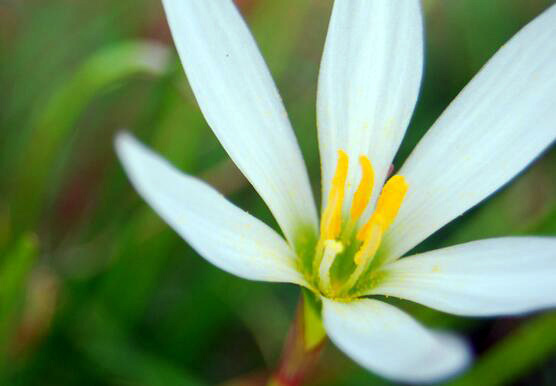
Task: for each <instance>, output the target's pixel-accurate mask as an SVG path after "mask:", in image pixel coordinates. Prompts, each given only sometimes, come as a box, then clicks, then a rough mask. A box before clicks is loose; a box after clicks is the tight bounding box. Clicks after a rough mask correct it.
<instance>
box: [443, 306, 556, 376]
mask: <svg viewBox="0 0 556 386" xmlns="http://www.w3.org/2000/svg"><path fill="white" fill-rule="evenodd" d="M554 326H556V312H550V313H546V314H544V315H539V316H535V317H534V318H532V319H531V320H529V321H527V322H525V323H524V324H523V325H522V326H521V327H519V328H518V329H517V330H515V331H513V332H512V333H511V335H509V336H507V337H506V338H505V339H503V340H502V341H500V342H499V343H498V344H496V345H495V346H494V347H492V348H491V349H490V350H488V351H487V352H486V353H484V354H483V355H482V356H481V357H480V358H478V359H477V362H476V363H475V365H474V366H473V367H472V368H471V370H469V371H468V372H467V373H466V374H465V375H463V376H462V377H461V378H459V379H457V380H455V381H453V382H448V383H447V385H449V386H466V385H469V386H471V385H485V386H491V385H493V386H494V385H505V384H508V383H509V382H510V381H511V380H512V379H518V378H519V377H522V376H523V375H526V374H527V372H528V371H531V370H533V369H534V368H535V367H537V366H539V365H540V364H541V363H542V362H543V361H546V360H547V359H548V358H550V356H551V355H552V354H554V353H556V330H555V329H554Z"/></svg>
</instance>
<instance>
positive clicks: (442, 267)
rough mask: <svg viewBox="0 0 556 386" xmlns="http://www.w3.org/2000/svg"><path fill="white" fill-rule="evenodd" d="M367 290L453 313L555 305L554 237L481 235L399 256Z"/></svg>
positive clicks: (478, 313)
mask: <svg viewBox="0 0 556 386" xmlns="http://www.w3.org/2000/svg"><path fill="white" fill-rule="evenodd" d="M383 269H384V271H385V272H386V275H385V276H384V281H383V282H381V283H380V285H379V286H378V287H377V288H374V289H373V290H372V291H371V293H370V294H380V295H389V296H397V297H400V298H404V299H408V300H412V301H415V302H418V303H421V304H424V305H426V306H428V307H431V308H436V309H438V310H441V311H446V312H450V313H453V314H459V315H471V316H490V315H500V314H517V313H523V312H528V311H533V310H537V309H540V308H546V307H556V238H542V237H511V238H510V237H508V238H500V239H490V240H481V241H475V242H471V243H466V244H461V245H456V246H453V247H450V248H444V249H439V250H436V251H432V252H426V253H423V254H420V255H416V256H412V257H407V258H403V259H401V260H398V261H396V262H394V263H391V264H389V265H387V266H386V267H384V268H383Z"/></svg>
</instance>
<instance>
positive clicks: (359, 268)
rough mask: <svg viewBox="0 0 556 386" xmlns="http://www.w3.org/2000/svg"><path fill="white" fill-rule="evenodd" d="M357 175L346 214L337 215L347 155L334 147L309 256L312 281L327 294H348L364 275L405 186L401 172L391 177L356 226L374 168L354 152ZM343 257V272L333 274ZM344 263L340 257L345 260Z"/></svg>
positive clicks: (344, 180)
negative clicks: (311, 257) (330, 173)
mask: <svg viewBox="0 0 556 386" xmlns="http://www.w3.org/2000/svg"><path fill="white" fill-rule="evenodd" d="M359 163H360V165H361V171H362V177H361V181H360V182H359V186H358V188H357V190H356V191H355V193H354V195H353V199H352V202H351V208H350V211H349V214H348V215H347V216H345V217H347V218H345V219H344V218H343V217H344V216H343V213H342V208H343V205H344V199H345V190H346V179H347V174H348V165H349V158H348V155H347V154H346V152H345V151H343V150H339V151H338V162H337V165H336V171H335V174H334V177H333V179H332V184H331V185H332V186H331V188H330V192H329V195H328V203H327V205H326V207H325V209H324V212H323V213H322V218H321V223H320V237H319V241H318V243H317V245H316V249H315V256H314V260H313V280H314V283H315V285H316V286H317V287H318V288H319V290H320V291H321V292H322V293H323V294H324V295H325V296H328V297H332V298H349V297H350V291H351V290H352V289H353V288H354V287H355V286H356V285H357V284H358V282H359V281H360V279H362V277H363V276H364V275H365V274H366V272H367V271H368V269H369V267H370V266H371V263H372V261H373V259H374V257H375V255H376V253H377V251H378V249H379V247H380V244H381V242H382V236H383V235H384V232H385V231H386V230H387V229H388V227H390V225H391V224H392V222H393V221H394V219H395V218H396V215H397V214H398V211H399V209H400V206H401V204H402V201H403V199H404V197H405V194H406V193H407V190H408V185H407V183H406V181H405V179H404V178H403V177H402V176H399V175H395V176H393V177H392V178H390V179H389V180H388V182H386V184H385V185H384V187H383V189H382V192H381V194H380V196H379V197H378V201H377V204H376V208H375V211H374V212H373V214H372V215H371V216H370V218H369V220H368V221H367V222H366V223H365V224H364V225H362V226H360V227H358V225H359V220H360V217H361V215H362V214H363V212H364V211H365V209H366V208H367V206H368V204H369V201H370V198H371V195H372V191H373V185H374V179H375V176H374V170H373V167H372V165H371V161H370V160H369V158H368V157H367V156H364V155H362V156H360V157H359ZM338 259H341V260H347V263H348V264H344V266H345V265H347V267H348V268H347V271H348V274H347V275H334V274H333V272H334V269H333V265H337V264H338V263H339V264H342V261H337V260H338ZM345 262H346V261H344V263H345Z"/></svg>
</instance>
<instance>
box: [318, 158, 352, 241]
mask: <svg viewBox="0 0 556 386" xmlns="http://www.w3.org/2000/svg"><path fill="white" fill-rule="evenodd" d="M348 164H349V159H348V155H347V154H346V152H345V151H343V150H338V163H337V165H336V172H335V174H334V178H333V179H332V186H331V188H330V193H329V194H328V204H327V205H326V208H325V209H324V212H323V214H322V220H321V226H320V232H321V238H322V239H323V240H334V239H335V238H337V237H338V235H339V234H340V230H341V226H342V205H343V203H344V194H345V187H346V178H347V172H348Z"/></svg>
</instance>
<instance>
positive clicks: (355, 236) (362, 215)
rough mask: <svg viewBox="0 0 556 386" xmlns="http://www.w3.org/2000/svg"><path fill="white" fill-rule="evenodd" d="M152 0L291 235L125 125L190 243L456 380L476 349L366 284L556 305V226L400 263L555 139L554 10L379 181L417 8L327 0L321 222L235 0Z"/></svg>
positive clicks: (406, 98) (126, 138)
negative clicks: (303, 295)
mask: <svg viewBox="0 0 556 386" xmlns="http://www.w3.org/2000/svg"><path fill="white" fill-rule="evenodd" d="M163 3H164V7H165V10H166V14H167V17H168V21H169V24H170V27H171V30H172V34H173V37H174V40H175V43H176V46H177V49H178V52H179V54H180V57H181V60H182V62H183V65H184V67H185V71H186V74H187V76H188V79H189V82H190V84H191V87H192V89H193V91H194V93H195V96H196V98H197V101H198V103H199V106H200V108H201V110H202V112H203V114H204V116H205V118H206V120H207V122H208V123H209V125H210V126H211V128H212V130H213V131H214V133H215V134H216V136H217V137H218V139H219V140H220V142H221V143H222V145H223V146H224V148H225V149H226V151H227V152H228V154H229V155H230V157H231V158H232V159H233V160H234V162H235V163H236V164H237V166H238V167H239V168H240V169H241V171H242V172H243V173H244V174H245V176H246V177H247V178H248V179H249V181H250V182H251V184H252V185H253V186H254V187H255V189H256V190H257V192H258V193H259V194H260V195H261V197H262V198H263V199H264V201H265V202H266V203H267V205H268V206H269V208H270V210H271V211H272V213H273V215H274V216H275V217H276V220H277V221H278V224H279V225H280V228H281V230H282V231H283V233H284V235H285V240H284V239H283V238H282V237H281V236H280V235H278V234H277V233H276V232H274V231H273V230H272V229H271V228H269V227H268V226H267V225H265V224H263V223H262V222H261V221H259V220H258V219H256V218H254V217H252V216H251V215H249V214H248V213H246V212H244V211H243V210H241V209H239V208H237V207H235V206H234V205H232V204H231V203H229V202H228V201H227V200H226V199H225V198H224V197H222V196H221V195H220V194H219V193H217V192H216V191H214V190H213V189H212V188H211V187H209V186H207V185H206V184H205V183H203V182H201V181H200V180H198V179H196V178H194V177H190V176H187V175H184V174H182V173H181V172H179V171H177V170H176V169H174V168H173V167H172V166H171V165H169V164H168V163H167V162H166V161H164V160H163V159H162V158H160V157H159V156H158V155H156V154H154V153H152V152H151V151H150V150H148V149H146V148H145V147H144V146H143V145H141V144H139V143H138V142H137V141H136V140H135V139H133V138H132V137H131V136H130V135H128V134H120V135H119V136H118V137H117V140H116V146H117V152H118V154H119V157H120V158H121V161H122V162H123V165H124V167H125V169H126V171H127V173H128V174H129V177H130V179H131V181H132V182H133V184H134V186H135V188H136V189H137V190H138V191H139V193H140V194H141V195H142V196H143V198H144V199H145V200H146V201H147V202H148V203H149V204H150V205H151V206H152V207H153V208H154V209H155V210H156V211H157V212H158V213H159V214H160V216H161V217H162V218H163V219H164V220H166V221H167V222H168V224H170V226H172V228H173V229H174V230H175V231H176V232H177V233H178V234H180V235H181V236H182V237H183V238H184V239H185V240H187V241H188V242H189V243H190V244H191V245H192V246H193V247H194V248H195V249H196V250H197V252H198V253H199V254H201V255H202V256H204V257H205V258H206V259H207V260H209V261H210V262H211V263H213V264H214V265H216V266H218V267H220V268H222V269H224V270H226V271H228V272H231V273H233V274H235V275H237V276H240V277H243V278H247V279H253V280H266V281H276V282H291V283H296V284H299V285H302V286H305V287H307V288H309V289H311V290H312V291H314V292H315V293H317V294H318V295H319V296H320V297H321V299H322V304H323V308H322V314H323V321H324V325H325V328H326V330H327V333H328V335H329V336H330V338H331V339H332V340H333V341H334V342H335V343H336V344H337V345H338V346H339V347H340V348H341V349H342V350H343V351H345V352H346V353H347V354H348V355H350V356H351V357H352V358H353V359H354V360H356V361H357V362H359V363H360V364H361V365H362V366H365V367H366V368H368V369H370V370H372V371H376V372H377V373H380V374H382V375H384V376H386V377H389V378H391V379H396V380H404V381H413V382H427V381H433V380H438V379H440V378H443V377H446V376H449V375H451V374H453V373H454V372H456V371H458V370H461V369H462V368H463V367H464V366H465V365H466V363H467V362H468V360H469V352H468V349H467V346H466V345H465V344H464V343H462V341H460V340H458V339H457V338H455V337H454V336H451V335H448V334H445V333H441V332H435V331H430V330H428V329H426V328H424V327H423V326H421V325H420V324H418V323H417V322H416V321H415V320H414V319H412V318H411V317H410V316H408V315H407V314H405V313H404V312H402V311H401V310H399V309H397V308H395V307H393V306H391V305H389V304H387V303H384V302H382V301H379V300H375V299H373V298H372V295H390V296H396V297H400V298H404V299H409V300H412V301H415V302H418V303H422V304H424V305H427V306H429V307H432V308H435V309H438V310H441V311H446V312H451V313H455V314H459V315H470V316H476V315H505V314H515V313H524V312H528V311H532V310H536V309H540V308H546V307H553V306H555V305H556V239H555V238H541V237H521V238H517V237H514V238H500V239H491V240H483V241H477V242H471V243H467V244H463V245H456V246H453V247H450V248H445V249H441V250H436V251H432V252H427V253H423V254H420V255H418V256H411V257H407V258H403V259H401V260H399V258H400V257H401V256H403V255H404V254H405V253H407V252H408V251H409V250H410V249H411V248H412V247H414V246H416V245H417V244H418V243H420V242H421V241H422V240H424V239H425V238H427V237H428V236H429V235H431V234H432V233H434V232H435V231H436V230H438V229H439V228H441V227H442V226H444V225H445V224H447V223H448V222H450V221H451V220H453V219H454V218H456V217H457V216H459V215H461V214H462V213H464V212H465V211H466V210H468V209H469V208H471V207H473V206H474V205H476V204H477V203H479V202H481V201H482V200H483V199H485V198H486V197H488V196H489V195H490V194H492V193H493V192H495V191H496V190H497V189H499V188H500V187H501V186H502V185H503V184H505V183H506V182H508V181H509V180H510V179H511V178H513V177H514V176H515V175H516V174H518V173H519V172H520V171H521V170H522V169H523V168H524V167H526V166H527V165H528V164H529V163H530V162H531V161H532V160H533V159H534V158H535V157H537V156H538V155H539V154H540V153H541V152H542V151H543V150H544V149H546V148H547V147H548V146H549V145H550V144H551V143H552V142H553V141H554V139H555V138H556V108H555V106H556V75H555V74H556V39H554V36H556V6H553V7H551V8H549V9H548V10H547V11H545V12H544V13H543V14H542V15H540V16H539V17H537V18H536V19H535V20H534V21H532V22H531V23H530V24H529V25H527V26H526V27H524V28H523V29H522V30H521V31H520V32H519V33H518V34H517V35H516V36H515V37H514V38H513V39H512V40H511V41H510V42H509V43H508V44H506V45H505V46H504V47H503V48H501V49H500V51H499V52H498V53H496V55H495V56H494V57H493V58H492V59H491V60H490V61H489V62H488V64H486V65H485V66H484V68H483V69H482V70H481V71H480V72H479V73H478V74H477V76H476V77H475V78H474V79H473V80H472V81H471V82H470V83H469V85H468V86H467V87H466V88H465V89H464V90H463V91H462V92H461V93H460V95H459V96H458V97H457V98H456V99H455V100H454V101H453V102H452V103H451V105H450V106H449V107H448V108H447V109H446V111H445V112H444V113H443V114H442V116H441V117H440V118H439V119H438V121H437V122H436V123H435V124H434V126H433V127H432V128H431V129H430V130H429V131H428V133H427V134H426V135H425V137H424V138H423V139H422V141H421V142H420V143H419V144H418V145H417V147H416V148H415V150H414V151H413V153H412V154H411V156H410V157H409V158H408V160H407V161H406V162H405V164H404V165H403V167H402V168H401V169H400V170H399V172H398V175H396V176H394V177H392V178H391V179H390V180H388V183H386V184H385V181H386V180H387V175H388V170H389V168H390V164H391V162H392V159H393V157H394V155H395V153H396V151H397V149H398V147H399V145H400V142H401V140H402V137H403V135H404V133H405V130H406V128H407V125H408V122H409V120H410V117H411V114H412V111H413V108H414V105H415V103H416V99H417V94H418V89H419V84H420V80H421V72H422V65H423V31H422V20H421V9H420V4H419V2H418V1H417V0H373V1H371V0H350V1H337V2H335V4H334V9H333V13H332V17H331V21H330V27H329V31H328V36H327V40H326V46H325V50H324V55H323V60H322V64H321V70H320V76H319V84H318V103H317V109H318V122H319V125H318V126H319V127H318V134H319V145H320V152H321V162H322V194H323V196H322V197H323V215H322V219H321V221H320V226H319V221H318V219H317V211H316V208H315V204H314V200H313V197H312V194H311V189H310V186H309V181H308V178H307V172H306V170H305V166H304V163H303V159H302V156H301V153H300V151H299V148H298V145H297V142H296V139H295V136H294V134H293V131H292V129H291V127H290V123H289V121H288V118H287V115H286V112H285V110H284V107H283V106H282V102H281V100H280V97H279V95H278V92H277V90H276V87H275V85H274V83H273V81H272V79H271V76H270V73H269V71H268V69H267V68H266V66H265V63H264V61H263V59H262V57H261V55H260V53H259V51H258V49H257V46H256V44H255V42H254V40H253V38H252V37H251V35H250V33H249V31H248V29H247V27H246V25H245V23H244V22H243V20H242V18H241V16H240V15H239V13H238V11H237V10H236V8H235V7H234V5H233V4H232V2H231V1H229V0H213V1H206V0H188V1H184V0H164V1H163ZM277 33H279V32H278V31H277ZM357 160H359V162H360V164H361V167H360V168H359V167H358V166H357V164H356V162H355V161H357ZM383 186H384V188H382V187H383ZM381 191H382V194H381V193H380V192H381ZM379 195H380V198H379ZM369 296H371V298H369Z"/></svg>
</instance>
